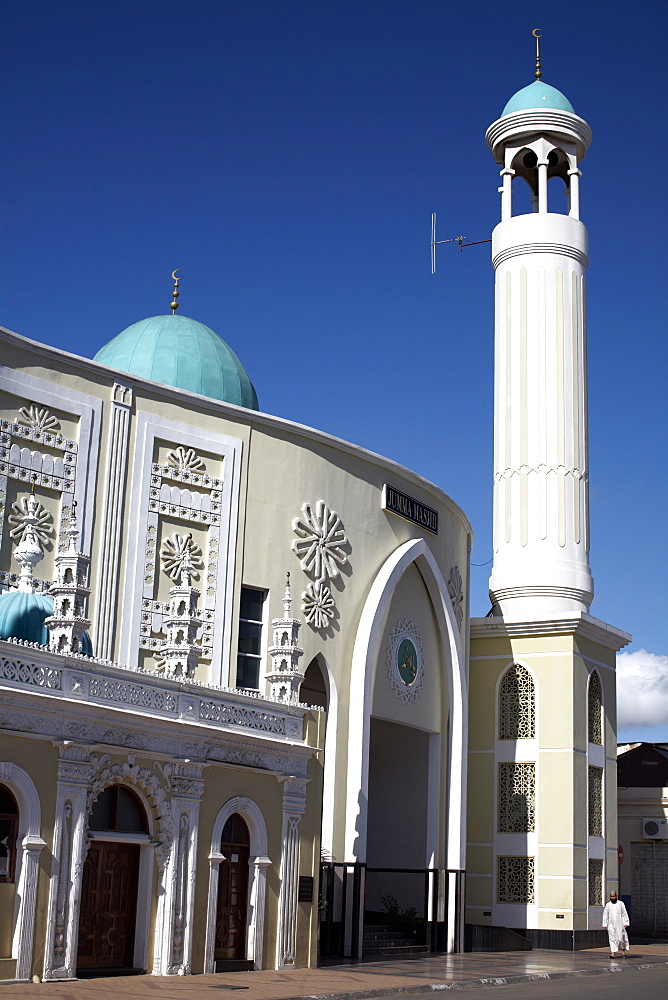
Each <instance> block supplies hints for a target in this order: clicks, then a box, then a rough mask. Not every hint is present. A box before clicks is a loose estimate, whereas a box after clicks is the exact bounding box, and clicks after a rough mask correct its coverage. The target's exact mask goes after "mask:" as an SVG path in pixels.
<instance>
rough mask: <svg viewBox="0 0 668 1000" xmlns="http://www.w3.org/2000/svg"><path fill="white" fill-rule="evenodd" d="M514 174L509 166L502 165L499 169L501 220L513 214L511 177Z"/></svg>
mask: <svg viewBox="0 0 668 1000" xmlns="http://www.w3.org/2000/svg"><path fill="white" fill-rule="evenodd" d="M514 176H515V171H514V170H512V169H511V168H510V167H504V169H503V170H502V171H501V177H502V182H501V183H502V185H503V186H502V187H500V188H499V191H500V192H501V220H502V221H505V220H506V219H510V218H512V215H513V177H514Z"/></svg>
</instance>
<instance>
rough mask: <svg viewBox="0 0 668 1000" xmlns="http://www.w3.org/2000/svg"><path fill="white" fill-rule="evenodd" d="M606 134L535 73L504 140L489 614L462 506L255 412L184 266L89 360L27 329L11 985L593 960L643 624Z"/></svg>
mask: <svg viewBox="0 0 668 1000" xmlns="http://www.w3.org/2000/svg"><path fill="white" fill-rule="evenodd" d="M590 138H591V133H590V129H589V126H588V125H587V123H586V122H585V121H584V120H583V119H582V118H580V117H579V116H578V115H577V114H576V113H575V112H574V110H573V108H572V106H571V105H570V103H569V102H568V101H567V100H566V98H565V97H564V96H563V94H561V93H560V92H559V91H557V90H555V89H554V88H553V87H550V86H548V85H546V84H544V83H543V82H542V80H541V78H540V76H538V77H537V79H536V81H535V82H534V83H532V84H531V85H530V86H528V87H526V88H524V89H523V90H520V91H519V92H518V93H517V94H515V96H514V97H513V98H511V100H510V101H509V103H508V104H507V105H506V107H505V109H504V111H503V113H502V115H501V116H500V118H498V120H496V121H495V122H494V123H493V124H492V125H491V126H490V127H489V129H488V131H487V141H488V145H489V147H490V150H491V152H492V155H493V157H494V159H495V161H496V162H497V164H498V165H499V167H500V170H501V178H502V186H501V188H500V192H501V222H500V223H499V224H498V225H497V226H496V228H495V230H494V233H493V239H492V254H493V265H494V270H495V274H496V346H495V351H496V355H495V432H494V433H495V460H494V566H493V570H492V576H491V580H490V593H491V599H492V611H491V612H490V615H489V616H488V617H486V618H473V619H472V618H471V617H470V613H469V598H468V595H469V566H470V552H471V546H472V532H471V526H470V524H469V521H468V520H467V517H466V514H465V513H464V512H463V511H462V510H461V509H460V508H459V507H458V506H457V504H455V503H454V502H453V501H452V500H451V499H450V497H449V496H448V495H447V494H446V493H444V492H443V491H442V490H441V489H440V488H439V487H438V486H435V485H433V484H432V483H429V482H427V481H426V480H424V479H423V478H422V477H421V476H420V475H419V474H418V473H416V472H413V471H411V470H410V469H406V468H403V467H401V466H399V465H397V464H396V463H395V462H392V461H390V460H388V459H385V458H382V457H380V456H379V455H376V454H373V453H371V452H369V451H366V450H365V449H364V448H363V447H360V446H358V445H354V444H350V443H348V442H346V441H342V440H340V439H338V438H335V437H332V436H331V435H329V434H326V433H323V432H321V431H318V430H314V429H313V428H310V427H305V426H301V425H299V424H296V423H294V422H292V421H289V420H284V419H282V418H280V417H276V416H272V415H270V414H266V413H263V412H262V411H261V410H260V408H259V403H258V399H257V395H256V392H255V389H254V387H253V384H252V381H251V378H250V377H249V375H248V373H247V371H246V369H245V368H244V366H243V364H242V363H241V361H240V360H239V359H238V358H237V356H236V355H235V354H234V352H233V351H232V349H231V348H230V347H228V346H227V344H225V343H224V342H223V341H222V340H221V338H220V337H219V336H218V335H217V334H216V333H215V332H214V331H213V330H211V329H209V327H207V326H205V325H204V324H203V323H200V322H198V321H196V320H193V319H188V318H187V317H185V316H183V315H181V314H180V313H179V312H178V298H179V279H178V278H177V277H176V272H174V275H173V277H174V280H175V286H174V298H173V301H172V311H171V313H170V314H167V315H164V316H154V317H152V318H150V319H145V320H142V321H140V322H138V323H135V324H133V325H132V326H130V327H129V328H128V329H126V330H124V331H123V332H122V333H120V334H118V335H117V336H115V337H114V338H113V339H112V340H110V341H109V343H107V344H106V346H104V347H103V348H102V349H101V350H100V351H99V352H98V354H97V355H96V357H95V358H94V359H93V360H92V361H91V360H88V359H86V358H82V357H77V356H75V355H72V354H68V353H66V352H64V351H62V350H58V349H56V348H52V347H48V346H45V345H43V344H39V343H36V342H33V341H30V340H27V339H26V338H25V337H23V336H20V335H18V334H15V333H12V332H10V331H7V330H0V338H1V344H2V349H1V354H0V357H1V359H2V364H1V366H0V525H1V531H2V534H1V536H0V537H1V542H2V545H1V548H0V588H1V589H2V593H1V594H0V687H1V689H2V701H1V702H0V979H5V980H8V979H9V980H12V979H14V980H18V981H26V980H30V979H31V978H32V977H39V978H40V979H44V980H57V979H71V978H73V977H75V976H77V975H91V974H95V975H103V974H109V973H111V972H122V971H125V972H128V971H133V970H134V971H147V972H151V973H153V974H155V975H173V974H188V973H201V972H213V971H220V970H225V969H228V970H230V969H239V968H251V969H252V968H277V969H284V968H293V967H305V966H309V965H316V964H317V962H318V961H319V958H320V957H325V956H328V957H329V958H336V957H337V956H339V957H341V958H344V957H350V958H353V959H355V958H361V957H363V956H367V957H368V956H369V955H372V954H374V953H376V954H378V953H383V949H385V950H387V949H390V948H392V947H402V948H403V949H404V952H403V953H406V951H408V952H409V953H414V952H416V951H419V950H449V951H456V950H460V949H462V948H463V947H464V946H465V944H466V946H467V947H474V948H485V947H498V946H502V945H503V942H504V940H505V939H504V934H505V935H507V934H508V933H509V929H510V930H512V931H513V932H515V933H516V934H519V935H523V936H524V937H526V938H527V939H528V940H529V941H530V942H531V943H533V944H535V945H539V946H545V947H568V948H571V947H573V946H575V947H584V946H587V945H590V944H592V943H595V942H598V940H599V939H598V935H599V934H600V926H601V914H602V906H603V901H604V897H605V896H606V894H607V891H608V888H609V887H614V886H616V881H617V832H616V786H615V739H616V737H615V727H616V719H615V672H614V670H615V652H616V650H618V649H619V648H621V647H622V646H623V645H624V644H625V643H626V642H627V641H628V640H629V636H627V635H626V634H624V633H622V632H620V631H618V630H617V629H615V628H613V627H611V626H609V625H606V624H605V623H603V622H601V621H598V620H597V619H595V618H592V617H591V616H590V614H589V607H590V604H591V601H592V598H593V582H592V578H591V574H590V571H589V562H588V549H589V544H588V531H589V527H588V494H587V490H588V458H587V404H586V350H585V288H584V281H585V269H586V266H587V231H586V229H585V226H584V224H583V223H582V222H581V221H580V199H579V182H580V176H581V175H580V163H581V161H582V159H583V157H584V155H585V152H586V149H587V146H588V145H589V142H590ZM553 178H559V179H560V181H561V183H562V184H563V185H565V187H566V203H565V206H561V205H558V204H557V202H556V199H555V196H554V193H553V190H552V187H553V185H552V184H550V181H551V180H552V179H553ZM525 184H528V188H529V191H530V197H531V199H532V200H531V204H530V206H529V208H530V210H529V211H527V212H526V213H520V212H518V210H517V205H518V204H519V198H520V194H519V190H520V187H521V186H523V185H525ZM523 190H524V191H526V188H523ZM548 190H549V193H550V203H549V205H548ZM562 207H565V211H562V210H561V209H562ZM397 928H398V929H397ZM393 935H394V936H393ZM402 935H403V936H402ZM390 939H391V940H393V941H394V942H395V944H394V945H392V944H388V943H387V942H388V941H390ZM397 940H399V941H400V942H401V944H400V945H397V944H396V942H397ZM379 942H380V943H379Z"/></svg>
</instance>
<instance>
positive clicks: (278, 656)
mask: <svg viewBox="0 0 668 1000" xmlns="http://www.w3.org/2000/svg"><path fill="white" fill-rule="evenodd" d="M291 605H292V597H291V595H290V574H289V573H288V574H287V576H286V579H285V593H284V595H283V617H282V618H273V619H272V622H271V627H272V629H273V630H274V644H273V646H270V647H269V649H268V650H267V655H268V657H269V659H270V661H271V662H270V663H268V664H267V672H266V680H267V684H268V686H269V696H270V697H271V698H275V699H276V700H277V701H289V702H294V703H296V702H298V701H299V689H300V687H301V685H302V681H303V680H304V675H303V674H302V673H301V672H300V670H299V658H300V656H302V654H303V652H304V650H303V649H300V648H299V646H298V645H297V643H298V642H299V630H300V628H301V627H302V623H301V621H300V619H299V618H292V617H291V614H290V608H291Z"/></svg>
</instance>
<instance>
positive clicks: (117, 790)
mask: <svg viewBox="0 0 668 1000" xmlns="http://www.w3.org/2000/svg"><path fill="white" fill-rule="evenodd" d="M88 828H89V830H114V831H116V832H117V833H148V824H147V822H146V812H145V810H144V807H143V805H142V803H141V802H140V801H139V799H138V798H137V796H136V795H135V793H134V792H132V791H130V789H129V788H126V787H125V785H110V786H109V788H105V790H104V791H103V792H101V793H100V795H99V796H98V798H97V799H96V800H95V802H94V803H93V808H92V809H91V813H90V820H89V822H88Z"/></svg>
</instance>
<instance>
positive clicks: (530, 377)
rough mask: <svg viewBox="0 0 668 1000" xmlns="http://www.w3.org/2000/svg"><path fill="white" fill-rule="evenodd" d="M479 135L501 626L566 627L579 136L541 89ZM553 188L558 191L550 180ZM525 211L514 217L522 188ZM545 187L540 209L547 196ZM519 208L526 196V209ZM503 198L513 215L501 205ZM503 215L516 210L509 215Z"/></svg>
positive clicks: (575, 540) (577, 552)
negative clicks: (492, 189)
mask: <svg viewBox="0 0 668 1000" xmlns="http://www.w3.org/2000/svg"><path fill="white" fill-rule="evenodd" d="M536 76H537V77H538V79H537V80H536V82H535V83H532V84H530V86H528V87H525V88H524V90H521V91H519V92H518V93H517V94H515V96H514V97H513V98H512V99H511V101H510V102H509V103H508V104H507V105H506V108H505V109H504V112H503V114H502V116H501V117H500V118H499V119H498V121H495V122H494V123H493V124H492V125H490V127H489V128H488V130H487V143H488V145H489V147H490V149H491V151H492V153H493V155H494V158H495V160H496V161H497V163H499V164H500V165H501V168H502V169H501V177H502V187H501V188H499V191H500V192H501V222H500V223H499V224H498V226H497V227H496V228H495V230H494V232H493V234H492V259H493V265H494V270H495V273H496V307H495V308H496V334H495V340H496V357H495V366H494V369H495V375H494V379H495V382H494V400H495V417H494V424H495V440H494V565H493V569H492V575H491V578H490V592H491V597H492V601H493V604H494V607H495V611H496V613H497V614H501V615H502V616H503V618H504V619H505V620H506V621H514V622H520V621H537V620H543V621H544V620H548V619H554V618H571V617H573V616H574V615H579V614H580V613H581V612H587V611H588V610H589V605H590V604H591V601H592V598H593V580H592V576H591V573H590V571H589V557H588V552H589V526H588V481H587V476H588V461H587V373H586V336H585V270H586V268H587V230H586V228H585V226H584V225H583V224H582V222H581V221H580V193H579V189H580V170H579V164H580V161H581V160H582V159H583V157H584V155H585V152H586V150H587V147H588V145H589V142H590V140H591V130H590V128H589V126H588V125H587V123H586V122H585V121H584V120H583V119H582V118H579V117H578V115H576V114H575V113H574V111H573V108H572V107H571V105H570V104H569V102H568V101H567V100H566V98H565V97H564V96H563V94H561V93H560V92H559V91H558V90H555V88H554V87H550V86H548V85H547V84H544V83H542V82H541V80H540V66H539V64H538V68H537V71H536ZM551 178H560V181H561V182H563V185H564V186H565V188H566V192H565V198H564V196H563V195H562V190H563V187H562V184H561V183H560V184H559V185H558V186H557V184H556V182H555V184H549V183H548V182H549V181H550V180H551ZM527 183H528V185H529V188H530V192H531V193H530V200H531V206H532V209H533V210H532V211H530V212H529V213H527V214H517V202H518V201H519V197H518V196H519V195H520V194H522V193H524V194H525V195H526V190H525V191H524V192H522V191H521V190H520V187H519V186H520V185H524V184H527ZM548 188H549V200H548ZM524 200H525V201H526V202H528V201H529V198H525V199H524ZM514 201H515V203H516V204H515V206H514V204H513V202H514ZM514 208H515V214H513V209H514Z"/></svg>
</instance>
